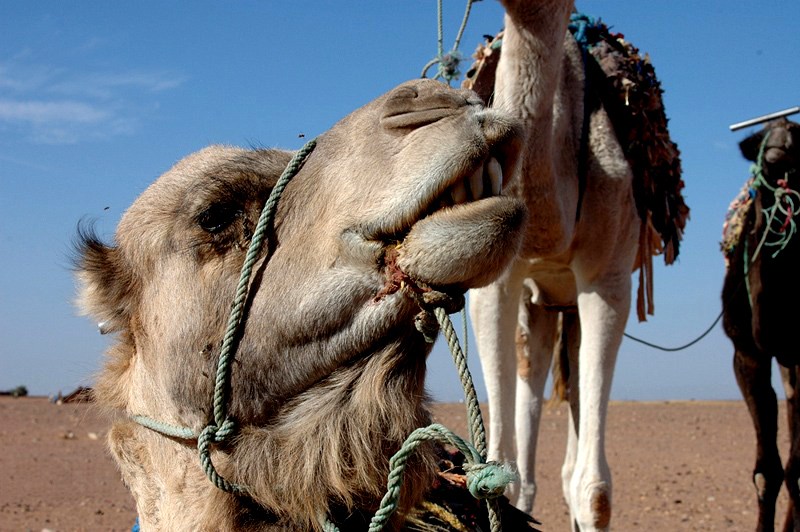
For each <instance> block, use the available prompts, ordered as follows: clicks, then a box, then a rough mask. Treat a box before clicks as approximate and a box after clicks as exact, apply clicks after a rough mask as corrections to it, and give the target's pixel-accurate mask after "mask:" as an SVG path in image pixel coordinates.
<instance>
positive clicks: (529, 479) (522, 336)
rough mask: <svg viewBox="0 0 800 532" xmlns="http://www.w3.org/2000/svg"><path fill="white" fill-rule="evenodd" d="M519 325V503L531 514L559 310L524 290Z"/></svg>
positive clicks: (517, 417) (517, 408) (521, 507)
mask: <svg viewBox="0 0 800 532" xmlns="http://www.w3.org/2000/svg"><path fill="white" fill-rule="evenodd" d="M519 309H520V313H519V324H518V327H517V397H516V410H515V415H514V418H515V420H516V442H517V468H518V470H519V475H520V488H519V496H518V498H517V503H516V506H517V508H519V509H520V510H522V511H524V512H528V513H529V514H530V513H532V512H533V503H534V499H535V497H536V476H535V468H536V448H537V442H538V438H539V424H540V422H541V417H542V406H543V399H544V387H545V384H546V383H547V375H548V373H549V371H550V363H551V361H552V359H553V348H554V347H555V333H556V327H557V325H558V313H556V312H549V311H547V310H545V309H544V307H542V306H540V305H536V304H534V303H532V302H531V299H530V291H529V290H527V289H523V296H522V299H521V301H520V305H519Z"/></svg>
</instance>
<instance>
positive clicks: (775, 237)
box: [744, 131, 800, 308]
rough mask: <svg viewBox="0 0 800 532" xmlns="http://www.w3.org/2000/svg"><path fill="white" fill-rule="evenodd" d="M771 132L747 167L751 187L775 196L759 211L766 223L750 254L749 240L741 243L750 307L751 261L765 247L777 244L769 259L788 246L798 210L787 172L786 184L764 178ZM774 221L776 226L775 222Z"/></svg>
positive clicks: (799, 196)
mask: <svg viewBox="0 0 800 532" xmlns="http://www.w3.org/2000/svg"><path fill="white" fill-rule="evenodd" d="M770 133H772V132H771V131H767V133H766V134H765V135H764V138H763V140H762V141H761V145H760V146H759V148H758V157H756V162H755V163H753V166H752V167H751V170H750V172H751V175H752V176H753V177H752V179H753V184H752V185H751V190H753V191H756V190H758V189H766V190H768V191H769V192H771V193H772V194H773V196H774V201H773V203H772V205H771V206H769V207H767V208H766V209H763V210H762V213H763V215H764V217H765V218H766V223H765V226H764V232H763V234H762V235H761V239H760V240H759V242H758V245H757V246H756V249H755V251H754V252H753V256H752V257H749V258H748V254H749V243H748V242H749V241H748V240H747V239H745V242H744V244H745V248H744V281H745V285H746V289H747V298H748V300H749V301H750V307H751V308H752V306H753V296H752V293H751V291H750V278H749V276H748V273H749V272H750V263H751V262H755V261H756V259H757V258H758V255H759V253H760V252H761V249H762V248H763V247H765V246H766V247H777V249H776V250H775V251H774V252H773V253H772V258H773V259H774V258H775V257H777V256H778V254H779V253H780V252H781V251H783V250H784V249H785V248H786V246H787V245H789V242H790V241H791V239H792V238H793V237H794V235H795V234H796V233H797V224H796V222H795V217H796V216H797V215H798V211H799V210H800V193H798V192H797V191H796V190H793V189H791V188H789V186H788V173H787V176H785V177H786V178H785V180H784V181H785V183H786V186H772V185H770V183H769V182H768V181H767V179H766V178H765V177H764V151H765V150H766V146H767V139H769V136H770ZM779 215H782V220H783V221H781V218H779ZM776 221H777V225H776V224H775V222H776Z"/></svg>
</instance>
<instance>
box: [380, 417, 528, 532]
mask: <svg viewBox="0 0 800 532" xmlns="http://www.w3.org/2000/svg"><path fill="white" fill-rule="evenodd" d="M434 440H435V441H439V442H441V443H445V444H450V445H452V446H453V447H455V448H456V449H458V450H459V451H460V452H461V453H462V454H463V455H464V459H465V464H464V471H465V472H466V474H467V485H468V488H469V491H470V493H471V494H472V496H473V497H475V498H477V499H493V498H496V497H499V496H500V495H502V494H503V492H504V491H505V489H506V487H507V486H508V485H509V484H510V483H511V482H514V481H515V480H516V479H517V475H516V473H515V472H514V471H513V469H511V467H510V466H507V465H505V464H499V463H497V462H490V463H486V462H485V461H484V458H483V456H481V453H480V452H478V450H477V449H476V448H475V447H473V446H472V445H471V444H470V443H468V442H467V441H465V440H464V439H462V438H461V437H460V436H458V435H457V434H455V433H454V432H453V431H451V430H450V429H448V428H447V427H445V426H443V425H440V424H438V423H432V424H431V425H428V426H427V427H421V428H418V429H417V430H415V431H414V432H412V433H411V434H410V435H409V436H408V438H406V441H405V442H404V443H403V445H402V446H401V448H400V450H399V451H397V452H396V453H395V454H394V455H393V456H392V458H391V459H390V460H389V468H390V472H389V480H388V482H387V490H386V495H384V497H383V499H382V500H381V504H380V507H379V508H378V511H377V512H375V515H374V516H373V518H372V520H371V521H370V524H369V532H377V531H378V530H381V529H382V528H383V527H384V526H385V525H386V523H387V522H388V521H389V518H390V517H391V516H392V514H393V513H394V512H395V510H397V503H398V500H399V497H400V488H401V487H402V484H403V473H404V472H405V468H406V463H407V461H408V459H409V457H410V456H411V454H412V453H413V452H414V451H415V450H416V449H417V448H418V447H419V446H420V445H422V444H423V443H425V442H428V441H434ZM490 521H491V522H492V530H499V518H497V517H496V515H495V514H494V512H490Z"/></svg>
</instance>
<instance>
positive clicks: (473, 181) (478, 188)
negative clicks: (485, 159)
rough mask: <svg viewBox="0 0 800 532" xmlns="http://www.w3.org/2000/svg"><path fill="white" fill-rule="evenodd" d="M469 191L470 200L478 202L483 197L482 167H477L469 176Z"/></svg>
mask: <svg viewBox="0 0 800 532" xmlns="http://www.w3.org/2000/svg"><path fill="white" fill-rule="evenodd" d="M469 189H470V192H472V199H474V200H479V199H481V197H482V196H483V167H482V166H479V167H478V168H476V169H475V171H474V172H472V175H471V176H469Z"/></svg>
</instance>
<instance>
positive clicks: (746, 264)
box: [722, 120, 800, 531]
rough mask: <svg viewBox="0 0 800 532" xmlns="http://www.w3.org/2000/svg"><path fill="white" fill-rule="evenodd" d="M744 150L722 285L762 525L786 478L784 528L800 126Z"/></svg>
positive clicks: (797, 359)
mask: <svg viewBox="0 0 800 532" xmlns="http://www.w3.org/2000/svg"><path fill="white" fill-rule="evenodd" d="M739 147H740V149H741V152H742V155H743V156H744V157H745V158H746V159H747V160H749V161H753V163H755V164H754V167H753V168H754V172H753V179H751V180H750V181H749V182H748V183H747V185H746V186H745V189H744V190H743V192H744V194H743V195H742V196H740V199H738V200H737V201H735V202H734V205H733V206H732V209H731V212H730V214H729V217H728V220H727V221H726V225H725V234H724V238H723V251H724V252H725V254H726V259H727V262H728V267H727V271H726V275H725V282H724V285H723V289H722V304H723V312H724V319H723V325H724V328H725V333H726V334H727V335H728V337H730V339H731V341H732V342H733V346H734V350H735V352H734V357H733V369H734V372H735V374H736V382H737V383H738V384H739V388H740V390H741V392H742V395H743V396H744V400H745V402H746V403H747V408H748V409H749V411H750V416H751V417H752V418H753V425H754V427H755V432H756V442H757V447H756V463H755V468H754V469H753V483H754V484H755V487H756V493H757V495H758V528H757V529H758V530H760V531H763V530H772V529H773V527H774V525H775V500H776V498H777V497H778V492H779V491H780V488H781V485H782V484H783V483H784V481H785V482H786V487H787V489H788V491H789V497H790V505H789V506H790V507H789V511H788V513H787V515H786V521H785V524H784V530H800V489H799V488H798V481H799V480H800V403H799V402H798V401H800V397H798V394H797V391H798V390H797V383H798V376H799V375H798V364H799V363H800V349H798V345H797V341H798V338H797V334H796V329H795V327H796V326H797V314H796V312H795V311H793V310H792V308H791V305H792V304H793V303H795V302H797V301H798V300H800V280H798V277H797V273H798V268H800V240H798V239H797V236H796V235H795V232H796V215H797V211H798V209H799V208H800V170H799V169H800V124H797V123H794V122H790V121H788V120H779V121H774V122H771V123H769V124H767V125H766V126H765V128H764V129H763V130H761V131H760V132H758V133H755V134H753V135H750V136H749V137H747V138H746V139H744V140H743V141H742V142H741V143H740V144H739ZM773 357H774V358H775V359H776V360H777V362H778V364H779V365H780V368H781V373H782V376H783V380H784V388H785V391H786V406H787V411H788V421H789V431H790V440H791V450H790V452H789V459H788V461H787V463H786V468H785V470H784V467H783V466H782V464H781V459H780V455H779V453H778V446H777V442H776V437H777V432H778V406H777V399H776V396H775V391H774V390H773V389H772V383H771V368H772V359H773Z"/></svg>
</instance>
